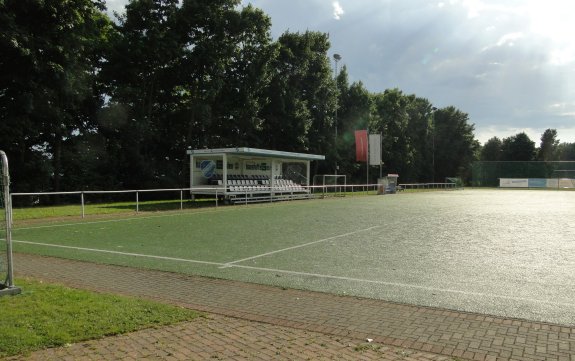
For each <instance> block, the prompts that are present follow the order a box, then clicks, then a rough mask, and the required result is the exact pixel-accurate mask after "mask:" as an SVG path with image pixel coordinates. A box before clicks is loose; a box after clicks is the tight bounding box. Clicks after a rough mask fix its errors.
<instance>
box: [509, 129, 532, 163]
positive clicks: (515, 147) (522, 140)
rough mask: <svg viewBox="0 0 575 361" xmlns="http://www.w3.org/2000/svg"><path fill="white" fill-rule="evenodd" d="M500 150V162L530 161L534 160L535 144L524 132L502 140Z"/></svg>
mask: <svg viewBox="0 0 575 361" xmlns="http://www.w3.org/2000/svg"><path fill="white" fill-rule="evenodd" d="M501 150H502V154H501V160H506V161H532V160H534V159H535V153H536V152H535V142H534V141H532V140H531V139H530V138H529V136H528V135H527V134H525V133H524V132H521V133H518V134H516V135H514V136H511V137H509V138H504V139H503V141H502V144H501Z"/></svg>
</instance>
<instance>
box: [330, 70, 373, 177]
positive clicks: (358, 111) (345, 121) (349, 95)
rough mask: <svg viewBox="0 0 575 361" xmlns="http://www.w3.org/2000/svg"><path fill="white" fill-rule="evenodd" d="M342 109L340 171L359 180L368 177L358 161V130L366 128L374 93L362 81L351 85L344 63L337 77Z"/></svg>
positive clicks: (338, 150) (339, 143)
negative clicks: (356, 132) (356, 159)
mask: <svg viewBox="0 0 575 361" xmlns="http://www.w3.org/2000/svg"><path fill="white" fill-rule="evenodd" d="M337 81H338V89H339V100H338V104H339V109H338V119H337V123H338V138H337V143H336V144H337V154H338V161H337V162H338V164H339V166H340V170H339V171H338V173H340V174H348V175H350V176H351V177H352V179H353V180H356V181H360V180H361V181H364V180H365V172H360V164H359V163H357V162H356V161H355V130H359V129H366V128H367V126H368V124H369V122H370V119H371V116H372V111H373V109H372V108H373V102H372V96H371V94H370V93H369V91H368V90H367V89H366V88H365V86H364V85H363V83H362V82H361V81H360V82H354V83H353V84H351V85H348V81H347V68H346V67H345V66H344V67H343V69H342V71H341V72H340V74H339V76H338V78H337Z"/></svg>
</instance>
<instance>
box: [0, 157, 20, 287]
mask: <svg viewBox="0 0 575 361" xmlns="http://www.w3.org/2000/svg"><path fill="white" fill-rule="evenodd" d="M0 163H1V164H0V208H1V212H0V213H1V215H0V232H1V234H0V296H2V295H7V294H12V295H14V294H18V293H20V288H18V287H16V286H14V272H13V264H12V202H11V199H10V173H9V169H8V157H7V156H6V153H4V152H3V151H1V150H0Z"/></svg>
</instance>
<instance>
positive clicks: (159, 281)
mask: <svg viewBox="0 0 575 361" xmlns="http://www.w3.org/2000/svg"><path fill="white" fill-rule="evenodd" d="M15 265H16V269H15V273H16V277H22V276H30V277H34V278H37V279H44V280H49V281H56V282H58V283H63V284H66V285H69V286H72V287H79V288H85V289H92V290H98V291H104V292H108V293H121V294H129V295H135V296H140V297H146V298H152V299H154V298H155V299H159V300H162V301H168V302H172V303H177V304H180V305H183V306H186V307H190V308H193V309H196V310H200V311H205V312H209V313H211V314H215V315H211V316H210V318H209V319H207V320H204V321H202V322H204V324H201V323H200V322H196V321H192V322H190V323H185V324H181V325H176V326H171V329H172V331H171V330H170V328H166V329H162V330H160V331H158V332H156V333H154V331H150V330H148V331H141V332H136V333H133V334H130V335H125V336H121V337H116V338H111V340H108V339H107V340H106V341H103V342H105V343H107V342H111V343H114V342H120V343H121V344H128V345H130V344H131V345H132V346H130V347H131V348H130V347H128V348H127V349H125V350H127V351H118V352H119V353H118V354H112V353H110V354H108V355H109V356H111V357H112V358H118V359H120V358H122V359H125V358H126V357H128V356H132V357H134V358H139V357H138V355H137V354H134V355H132V354H131V353H130V352H132V353H133V352H135V351H133V350H143V347H142V346H137V345H139V344H141V343H143V344H150V343H151V342H152V343H153V342H155V343H156V344H157V345H160V346H159V347H155V348H153V350H147V351H146V352H149V354H148V356H147V357H148V358H161V359H168V358H171V356H170V355H168V354H165V352H168V353H170V354H171V355H172V356H173V359H194V357H197V359H204V356H206V358H209V357H207V356H208V354H209V352H210V351H209V350H212V351H211V352H212V354H210V357H213V356H214V354H213V352H216V353H217V354H216V355H215V356H218V357H220V358H224V359H256V360H257V359H340V358H341V359H345V358H346V357H347V359H362V358H364V359H383V360H388V359H389V360H392V359H398V360H399V359H401V360H404V359H413V360H417V359H419V360H450V359H452V358H453V359H470V360H499V359H501V360H509V359H510V360H558V361H575V327H566V326H560V325H552V324H545V323H538V322H529V321H522V320H512V319H504V318H500V317H490V316H485V315H478V314H471V313H464V312H456V311H449V310H441V309H433V308H425V307H417V306H409V305H402V304H395V303H389V302H385V301H380V300H369V299H362V298H355V297H342V296H335V295H330V294H323V293H316V292H308V291H298V290H284V289H280V288H275V287H268V286H262V285H255V284H248V283H241V282H235V281H226V280H217V279H209V278H202V277H195V276H187V275H181V274H175V273H167V272H159V271H150V270H141V269H133V268H127V267H118V266H109V265H97V264H92V263H85V262H79V261H70V260H63V259H57V258H48V257H39V256H32V255H24V254H16V255H15ZM217 315H220V316H217ZM222 316H227V317H233V318H226V317H222ZM249 321H252V322H249ZM253 321H257V322H258V323H254V322H253ZM210 324H211V326H209V325H210ZM206 327H208V329H210V330H222V331H221V333H219V332H220V331H214V332H211V333H210V332H208V331H206ZM174 329H175V330H180V331H179V332H178V331H176V332H174V331H173V330H174ZM247 330H250V331H247ZM149 333H152V335H151V336H148V334H149ZM180 333H181V334H182V337H181V338H178V339H174V340H172V341H171V342H174V344H176V345H179V344H181V345H183V346H182V347H179V346H175V347H176V349H181V350H184V351H182V352H184V353H185V352H188V353H187V354H185V355H187V356H184V357H182V354H181V353H178V352H179V351H176V349H174V350H173V351H170V350H172V348H171V346H169V347H165V345H166V343H167V342H168V341H169V340H168V339H165V338H163V337H165V336H162V335H163V334H166V335H174V334H180ZM139 335H141V336H139ZM190 335H191V336H190ZM202 335H211V336H212V337H211V338H210V339H209V340H208V341H198V340H197V339H194V337H196V338H198V337H199V338H200V340H203V339H204V337H206V336H202ZM368 338H369V339H373V341H374V343H370V344H365V343H363V341H364V340H366V339H368ZM146 339H150V340H151V341H145V340H146ZM310 339H311V340H314V341H313V342H309V341H306V340H310ZM118 340H120V341H118ZM142 340H143V341H142ZM202 342H203V343H202ZM96 343H97V342H96ZM133 344H136V346H133ZM191 344H194V346H190V345H191ZM82 345H83V344H82ZM82 345H79V346H78V345H74V346H73V347H72V348H75V347H79V348H80V351H78V352H80V353H82V352H87V351H86V349H88V350H92V349H93V353H91V354H90V353H89V352H88V354H89V355H91V356H85V358H86V359H90V357H93V358H98V356H100V358H102V355H101V354H100V355H99V354H98V352H102V351H100V350H101V348H100V346H94V345H91V344H90V346H86V347H84V346H82ZM185 345H187V346H185ZM197 345H204V346H203V347H202V346H200V347H197ZM302 345H303V346H302ZM348 345H351V346H348ZM380 345H385V346H383V347H382V348H380V349H377V347H379V346H380ZM308 346H309V347H308ZM390 346H394V347H401V349H398V348H393V347H390ZM103 347H104V348H103V349H104V350H105V349H108V350H110V351H108V352H113V350H118V349H121V350H124V349H123V348H120V347H118V346H117V345H116V346H108V348H106V346H103ZM194 347H195V348H194ZM302 347H303V348H302ZM294 349H295V350H296V351H294ZM404 349H408V350H411V351H405V350H404ZM74 350H75V349H74ZM82 350H83V351H82ZM129 350H132V351H129ZM181 350H180V351H181ZM186 350H187V351H186ZM50 352H62V349H57V350H55V351H54V350H52V351H50ZM122 352H127V353H126V354H122ZM153 352H160V354H153ZM162 352H164V354H162ZM199 352H207V353H204V354H200V353H199ZM277 352H279V354H277ZM282 352H284V353H282ZM407 354H409V355H407ZM54 355H56V354H54ZM176 355H180V356H178V357H176ZM193 355H196V356H193ZM60 356H61V355H60ZM139 356H142V354H139ZM406 356H407V357H406ZM440 356H443V357H440ZM33 357H34V356H33ZM38 357H39V358H45V357H48V356H47V355H46V354H43V355H42V356H38ZM78 357H80V356H78ZM78 357H72V358H71V359H77V358H78ZM56 358H58V359H61V358H62V357H57V356H54V359H56Z"/></svg>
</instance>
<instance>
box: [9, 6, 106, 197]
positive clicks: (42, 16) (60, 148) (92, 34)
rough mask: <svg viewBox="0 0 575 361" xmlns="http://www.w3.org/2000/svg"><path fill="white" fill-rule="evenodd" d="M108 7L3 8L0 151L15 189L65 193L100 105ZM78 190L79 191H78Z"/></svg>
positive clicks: (92, 128)
mask: <svg viewBox="0 0 575 361" xmlns="http://www.w3.org/2000/svg"><path fill="white" fill-rule="evenodd" d="M103 9H104V7H103V1H92V0H45V1H39V0H5V1H2V2H0V54H1V55H0V94H2V96H0V109H1V113H0V117H1V119H0V120H1V121H0V124H1V125H0V127H1V128H2V129H1V130H2V131H1V132H0V144H2V146H3V147H4V148H5V149H6V151H7V152H8V153H9V155H10V156H11V158H12V159H13V162H12V164H13V174H14V184H15V190H19V189H25V190H27V191H31V190H54V191H58V190H60V189H61V181H62V179H66V177H69V176H70V174H68V173H67V172H66V169H65V166H64V164H63V159H64V158H66V159H67V161H69V162H80V159H79V158H77V157H76V155H77V154H79V152H82V151H85V149H83V148H82V147H81V145H82V144H81V143H80V142H79V140H80V139H81V138H82V137H84V136H86V135H89V134H92V133H94V132H95V113H96V110H97V108H98V106H99V105H100V104H101V101H102V98H101V96H100V94H99V92H98V84H97V81H96V74H97V72H98V69H99V68H100V66H101V63H102V61H103V57H102V51H103V48H104V45H105V43H106V36H107V34H108V32H109V31H110V30H111V23H110V21H109V19H108V18H107V17H106V15H105V14H103V12H102V10H103ZM75 185H76V186H78V184H75Z"/></svg>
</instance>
